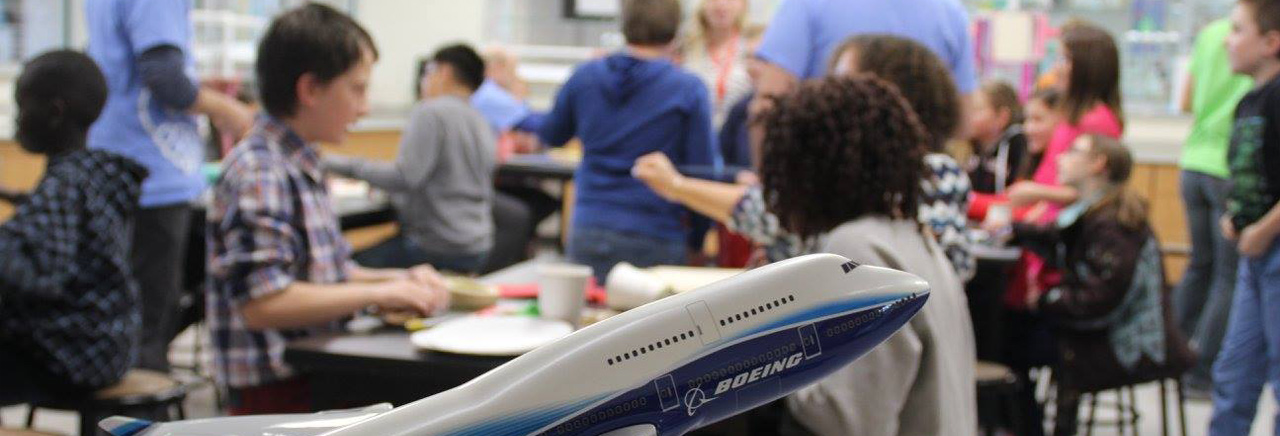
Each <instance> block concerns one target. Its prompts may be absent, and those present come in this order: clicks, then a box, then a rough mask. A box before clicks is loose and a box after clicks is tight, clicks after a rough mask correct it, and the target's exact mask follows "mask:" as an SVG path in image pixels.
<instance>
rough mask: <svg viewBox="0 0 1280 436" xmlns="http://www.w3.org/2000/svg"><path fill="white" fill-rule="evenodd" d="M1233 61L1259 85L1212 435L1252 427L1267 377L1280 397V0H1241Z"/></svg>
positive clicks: (1246, 115) (1235, 163)
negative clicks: (1234, 287) (1236, 269)
mask: <svg viewBox="0 0 1280 436" xmlns="http://www.w3.org/2000/svg"><path fill="white" fill-rule="evenodd" d="M1227 52H1228V54H1229V56H1230V59H1231V69H1232V70H1234V71H1235V72H1236V73H1240V74H1246V75H1249V76H1252V77H1253V79H1254V83H1256V84H1257V85H1256V86H1257V88H1255V89H1254V90H1253V91H1252V92H1250V93H1249V94H1248V95H1246V96H1245V97H1244V99H1243V100H1241V101H1240V105H1239V106H1237V108H1236V121H1235V127H1234V130H1233V132H1232V134H1231V149H1230V152H1229V156H1228V163H1229V165H1230V167H1231V182H1232V189H1231V194H1230V196H1229V197H1228V199H1227V215H1226V216H1225V217H1223V219H1222V230H1223V234H1224V235H1226V237H1227V238H1228V239H1231V240H1235V241H1237V243H1238V248H1239V250H1240V255H1241V256H1240V268H1239V273H1238V280H1237V283H1236V292H1235V296H1234V298H1235V300H1234V301H1233V302H1232V308H1231V318H1230V322H1229V324H1228V326H1227V333H1226V337H1225V338H1224V340H1223V345H1222V350H1221V351H1220V352H1219V354H1218V358H1217V361H1216V362H1215V363H1214V368H1213V383H1214V391H1213V419H1212V421H1211V422H1210V425H1209V434H1210V435H1211V436H1226V435H1243V434H1248V433H1249V429H1250V427H1251V425H1252V423H1253V417H1254V415H1255V414H1256V413H1257V408H1258V395H1259V394H1260V393H1261V392H1262V386H1263V384H1264V383H1266V382H1270V383H1271V388H1272V390H1273V395H1276V396H1277V397H1280V367H1277V365H1280V362H1277V356H1280V244H1277V241H1276V237H1277V236H1278V235H1280V205H1277V200H1280V81H1278V80H1277V76H1280V0H1240V2H1239V3H1237V4H1236V6H1235V9H1234V10H1233V11H1232V12H1231V34H1230V36H1228V37H1227ZM1277 434H1280V432H1277Z"/></svg>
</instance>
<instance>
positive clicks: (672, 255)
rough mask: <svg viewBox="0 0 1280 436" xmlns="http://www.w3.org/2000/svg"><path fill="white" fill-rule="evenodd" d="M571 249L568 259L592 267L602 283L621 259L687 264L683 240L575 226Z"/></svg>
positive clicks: (649, 263)
mask: <svg viewBox="0 0 1280 436" xmlns="http://www.w3.org/2000/svg"><path fill="white" fill-rule="evenodd" d="M568 251H569V253H568V254H569V261H570V262H573V263H577V264H581V265H586V266H589V267H591V271H593V272H594V274H595V277H596V282H597V283H599V284H601V285H603V284H604V279H605V277H607V276H608V275H609V270H611V269H613V266H614V265H615V264H617V263H619V262H629V263H631V264H632V265H635V266H637V267H640V268H645V267H650V266H657V265H684V263H685V256H686V253H685V248H684V241H680V240H677V241H668V240H665V239H659V238H654V237H649V236H644V235H637V234H634V233H626V232H619V231H614V230H605V229H596V228H574V229H573V231H572V232H570V234H569V250H568Z"/></svg>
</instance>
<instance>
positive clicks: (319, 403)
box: [284, 256, 554, 410]
mask: <svg viewBox="0 0 1280 436" xmlns="http://www.w3.org/2000/svg"><path fill="white" fill-rule="evenodd" d="M552 260H554V258H553V257H548V256H543V257H538V258H534V259H532V260H528V261H525V262H521V263H519V264H516V265H512V266H510V267H508V268H504V269H502V270H498V271H495V272H493V273H491V274H488V275H485V276H483V277H481V278H480V279H479V280H480V282H482V283H485V284H500V283H521V282H530V281H534V280H536V279H537V268H538V265H539V264H542V263H545V262H550V261H552ZM284 358H285V362H288V363H289V364H290V365H292V366H293V367H294V368H295V369H297V370H299V371H301V372H302V373H304V374H307V376H308V377H310V381H311V389H312V401H313V406H314V407H315V408H316V409H319V410H326V409H340V408H347V407H355V406H360V405H368V404H373V403H381V402H390V403H392V404H395V405H397V406H399V405H402V404H406V403H409V402H412V401H416V400H419V399H422V398H425V397H428V396H430V395H433V394H436V393H439V392H443V391H446V390H449V389H451V388H453V387H455V386H458V385H461V384H463V383H466V382H467V381H470V380H471V379H473V378H476V377H478V376H480V375H481V374H484V373H486V372H488V371H489V370H491V369H494V368H497V367H498V366H499V365H502V364H503V363H506V362H507V361H509V360H511V359H512V358H510V357H482V356H463V355H456V354H448V353H438V352H432V351H425V350H418V349H416V348H415V347H414V346H413V344H412V343H410V342H409V333H408V332H405V331H403V330H398V329H397V330H383V331H379V332H376V333H373V334H367V335H353V334H334V335H327V336H317V337H312V338H307V339H303V340H299V341H294V342H291V343H290V344H289V345H288V347H286V349H285V356H284Z"/></svg>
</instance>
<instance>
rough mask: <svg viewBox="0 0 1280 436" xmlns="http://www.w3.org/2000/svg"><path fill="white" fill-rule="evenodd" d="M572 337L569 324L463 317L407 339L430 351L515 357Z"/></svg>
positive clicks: (506, 317) (553, 321)
mask: <svg viewBox="0 0 1280 436" xmlns="http://www.w3.org/2000/svg"><path fill="white" fill-rule="evenodd" d="M569 333H573V326H570V325H569V323H567V322H564V321H559V320H553V319H543V318H532V317H527V316H466V317H462V318H459V319H455V320H450V321H446V322H443V323H440V325H438V326H436V327H434V328H431V329H428V330H423V331H420V332H417V333H414V334H413V335H411V336H409V340H410V341H411V342H413V345H414V346H416V347H418V348H422V349H426V350H432V351H443V352H446V353H455V354H472V355H479V356H518V355H521V354H524V353H527V352H529V351H532V350H533V349H534V348H538V347H541V346H543V345H546V344H548V343H551V342H553V341H555V340H556V339H560V338H562V337H564V336H565V335H568V334H569Z"/></svg>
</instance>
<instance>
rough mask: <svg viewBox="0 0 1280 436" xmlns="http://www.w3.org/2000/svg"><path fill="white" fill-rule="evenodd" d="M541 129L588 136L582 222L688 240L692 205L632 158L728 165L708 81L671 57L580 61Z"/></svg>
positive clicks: (559, 137) (581, 176) (576, 221)
mask: <svg viewBox="0 0 1280 436" xmlns="http://www.w3.org/2000/svg"><path fill="white" fill-rule="evenodd" d="M538 136H539V137H541V139H542V141H543V142H545V143H547V144H551V145H555V146H559V145H563V144H564V143H565V142H568V141H569V140H570V139H572V138H574V137H577V138H578V139H580V140H581V141H582V146H583V151H584V153H583V157H582V165H581V166H579V168H578V172H577V174H576V175H575V181H576V186H577V204H576V205H575V207H574V213H573V227H574V228H594V229H604V230H613V231H619V232H627V233H633V234H640V235H645V236H650V237H654V238H658V239H664V240H670V241H683V240H684V238H685V226H684V224H685V216H686V210H685V209H684V207H682V206H680V205H678V204H675V203H671V202H669V201H666V200H664V199H663V198H662V197H659V196H658V195H657V194H655V193H654V192H653V191H652V190H650V189H649V188H648V187H646V186H645V185H644V184H643V183H641V182H640V181H639V180H637V179H636V178H634V177H632V176H631V167H632V165H633V164H635V161H636V159H637V158H639V157H640V156H644V155H646V154H648V153H651V152H654V151H661V152H663V153H666V155H667V156H668V157H670V158H671V160H672V162H673V163H675V164H676V165H677V166H703V167H705V166H710V167H711V168H713V169H714V170H717V171H718V170H719V169H720V168H722V166H723V164H722V163H721V160H720V153H719V151H718V150H717V149H716V146H715V141H714V134H713V133H712V129H711V100H710V99H709V97H708V96H707V90H706V87H705V86H704V85H703V84H702V81H701V80H699V79H698V78H697V77H695V76H693V75H692V74H689V73H687V72H684V71H683V70H681V69H679V68H677V67H676V66H675V65H672V64H671V63H670V62H667V61H663V60H644V59H638V58H635V57H632V56H630V55H628V54H625V53H618V54H614V55H611V56H609V57H606V58H604V59H600V60H596V61H592V62H588V63H586V64H584V65H582V66H580V67H578V69H577V71H575V72H574V73H573V76H571V77H570V78H569V81H568V82H566V83H565V85H564V87H563V88H561V89H560V93H559V94H558V95H557V96H556V102H555V108H553V109H552V111H551V113H550V114H548V115H547V117H546V119H545V121H544V122H543V125H542V127H541V129H540V130H539V132H538Z"/></svg>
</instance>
